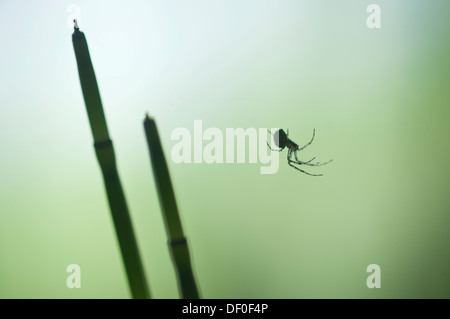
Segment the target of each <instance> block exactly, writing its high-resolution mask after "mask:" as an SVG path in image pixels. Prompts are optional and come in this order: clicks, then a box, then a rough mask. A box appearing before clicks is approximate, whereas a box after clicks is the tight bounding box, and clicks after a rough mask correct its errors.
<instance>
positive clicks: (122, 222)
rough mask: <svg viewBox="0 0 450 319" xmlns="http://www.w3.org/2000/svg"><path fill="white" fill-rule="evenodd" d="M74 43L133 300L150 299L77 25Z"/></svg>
mask: <svg viewBox="0 0 450 319" xmlns="http://www.w3.org/2000/svg"><path fill="white" fill-rule="evenodd" d="M72 42H73V48H74V51H75V56H76V59H77V65H78V74H79V76H80V83H81V89H82V91H83V97H84V102H85V104H86V110H87V114H88V117H89V123H90V125H91V131H92V135H93V137H94V147H95V153H96V155H97V159H98V163H99V165H100V168H101V171H102V173H103V179H104V182H105V188H106V194H107V196H108V202H109V207H110V210H111V215H112V218H113V221H114V226H115V228H116V233H117V238H118V240H119V246H120V250H121V252H122V258H123V262H124V265H125V270H126V273H127V277H128V282H129V285H130V289H131V293H132V296H133V298H142V299H144V298H150V292H149V290H148V287H147V282H146V279H145V274H144V269H143V267H142V263H141V258H140V256H139V251H138V247H137V243H136V238H135V236H134V232H133V226H132V223H131V218H130V214H129V212H128V207H127V203H126V201H125V195H124V192H123V189H122V185H121V183H120V179H119V174H118V171H117V165H116V158H115V154H114V148H113V144H112V141H111V139H110V138H109V134H108V127H107V125H106V119H105V114H104V112H103V106H102V101H101V99H100V93H99V90H98V86H97V80H96V78H95V73H94V68H93V66H92V62H91V57H90V55H89V50H88V46H87V42H86V38H85V36H84V33H83V32H80V30H79V28H78V27H77V26H76V25H75V31H74V33H73V34H72Z"/></svg>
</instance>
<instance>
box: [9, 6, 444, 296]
mask: <svg viewBox="0 0 450 319" xmlns="http://www.w3.org/2000/svg"><path fill="white" fill-rule="evenodd" d="M72 3H75V4H78V5H79V6H80V8H81V16H82V21H81V23H80V27H81V30H82V31H84V32H85V34H86V37H87V40H88V44H89V46H90V51H91V57H92V59H93V63H94V67H95V70H96V73H97V80H98V81H99V86H100V92H101V95H102V99H103V104H104V107H105V112H106V117H107V120H108V124H109V128H110V133H111V136H112V139H113V140H114V143H115V147H116V153H117V158H118V165H119V172H120V175H121V178H122V182H123V186H124V188H125V193H126V196H127V199H128V204H129V207H130V211H131V213H132V218H133V222H134V225H135V230H136V232H137V236H138V242H139V247H140V250H141V253H142V256H143V259H144V263H145V270H146V274H147V277H148V281H149V283H150V287H151V290H152V293H153V295H154V296H155V297H156V298H177V297H178V293H177V287H176V282H175V277H174V276H175V274H174V270H173V266H172V264H171V262H170V257H169V254H168V249H167V245H166V235H165V231H164V225H163V221H162V218H161V213H160V209H159V203H158V199H157V196H156V190H155V185H154V182H153V179H152V178H153V176H152V172H151V167H150V162H149V158H148V151H147V149H146V144H145V137H144V133H143V129H142V120H143V118H144V114H145V112H147V111H148V112H150V113H151V114H152V115H154V116H155V117H156V118H157V121H158V125H159V128H160V133H161V137H162V140H163V143H164V146H165V148H166V150H165V151H166V155H167V157H168V158H170V157H169V156H170V150H171V147H172V146H173V145H174V142H173V141H171V139H170V134H171V132H172V130H173V129H175V128H177V127H187V128H190V129H192V126H193V121H194V120H196V119H201V120H203V126H204V127H205V128H206V127H219V128H223V129H225V128H226V127H244V128H247V127H256V128H257V127H276V126H279V127H283V128H289V129H290V135H291V137H292V138H293V139H294V140H295V141H297V142H298V143H299V144H301V143H305V142H306V141H307V140H308V138H309V137H310V135H311V132H312V129H313V128H316V130H317V135H316V140H315V142H314V143H313V145H312V146H311V147H310V148H308V150H307V151H305V153H304V156H305V157H304V158H309V157H310V156H311V157H312V156H318V159H319V160H326V159H329V158H334V162H333V163H332V164H330V165H328V166H326V167H322V168H319V169H314V168H313V169H310V170H309V171H311V172H323V173H325V176H323V177H320V178H314V177H310V176H306V175H304V174H301V173H299V172H296V171H294V170H293V169H291V168H290V167H289V166H288V165H287V163H286V162H285V159H284V156H285V155H286V154H285V153H283V154H282V156H283V157H282V158H281V162H280V170H279V172H278V173H277V174H275V175H260V174H259V165H258V164H235V165H227V164H215V165H207V164H203V165H200V164H196V165H195V164H191V165H188V164H184V165H183V164H180V165H175V164H173V163H169V165H170V169H171V174H172V177H173V181H174V186H175V191H176V195H177V199H178V202H179V207H180V212H181V215H182V219H183V222H184V227H185V231H186V233H187V236H188V239H189V243H190V245H191V251H192V254H193V262H194V266H195V271H196V275H197V279H198V283H199V286H200V289H201V292H202V295H203V297H206V298H223V297H227V298H315V297H325V298H428V297H437V298H449V297H450V288H449V287H450V275H449V273H448V271H449V269H450V234H449V226H450V217H449V212H450V198H449V196H448V191H449V178H450V171H449V169H448V163H449V162H450V147H449V143H448V137H449V136H450V105H449V102H450V100H449V97H450V90H449V89H448V85H449V80H450V78H449V70H450V61H449V59H448V57H449V56H450V43H449V33H448V30H450V20H449V19H448V16H449V14H450V10H449V9H450V4H449V2H448V1H447V0H442V1H438V0H436V1H433V2H432V3H431V2H426V1H414V2H412V1H356V0H353V1H339V2H338V1H330V0H329V1H323V0H322V1H312V0H311V1H299V0H292V1H268V0H267V1H249V0H246V1H238V0H233V1H223V0H222V1H206V0H204V1H197V0H192V1H120V2H119V1H95V3H93V1H89V2H88V1H57V2H55V1H11V0H9V1H0V194H1V197H0V297H1V298H17V297H25V298H95V297H98V298H109V297H115V298H128V297H129V296H130V295H129V292H128V288H127V283H126V280H125V273H124V270H123V267H122V264H121V260H120V254H119V250H118V245H117V242H116V238H115V234H114V228H113V224H112V220H111V217H110V213H109V209H108V206H107V201H106V196H105V192H104V186H103V181H102V178H101V173H100V170H99V167H98V165H97V162H96V158H95V154H94V149H93V146H92V137H91V135H90V134H91V133H90V129H89V126H88V120H87V116H86V111H85V106H84V102H83V99H82V94H81V88H80V84H79V80H78V74H77V69H76V62H75V56H74V53H73V48H72V43H71V33H72V30H71V29H69V28H68V27H67V26H66V20H67V19H68V17H69V13H67V12H66V9H67V7H68V5H70V4H72ZM370 3H377V4H379V5H380V6H381V10H382V28H381V29H379V30H370V29H368V28H367V27H366V24H365V21H366V18H367V16H368V13H366V7H367V5H368V4H370ZM71 263H76V264H79V265H80V266H81V271H82V288H81V289H68V288H67V287H66V278H67V275H68V274H67V273H66V272H65V269H66V266H67V265H68V264H71ZM372 263H376V264H379V265H380V266H381V271H382V278H381V280H382V282H381V285H382V288H381V289H368V288H367V287H366V278H367V276H368V274H367V273H366V272H365V270H366V267H367V265H369V264H372Z"/></svg>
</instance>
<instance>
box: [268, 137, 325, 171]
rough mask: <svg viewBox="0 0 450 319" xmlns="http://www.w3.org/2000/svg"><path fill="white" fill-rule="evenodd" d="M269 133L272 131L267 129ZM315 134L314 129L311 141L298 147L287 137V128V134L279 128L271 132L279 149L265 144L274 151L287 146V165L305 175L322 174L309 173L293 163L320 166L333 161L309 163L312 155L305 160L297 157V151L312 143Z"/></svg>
mask: <svg viewBox="0 0 450 319" xmlns="http://www.w3.org/2000/svg"><path fill="white" fill-rule="evenodd" d="M269 133H270V134H272V132H270V131H269ZM315 135H316V130H315V129H314V130H313V136H312V138H311V141H309V143H307V144H306V145H305V146H303V147H300V148H299V147H298V145H297V144H296V143H295V142H294V141H292V140H291V139H289V137H288V136H289V129H288V130H287V134H286V133H285V132H284V130H283V129H279V130H278V131H276V132H275V133H274V134H273V137H274V141H275V145H276V146H278V147H279V148H280V149H279V150H276V149H273V148H272V147H270V145H269V143H268V142H267V146H268V147H269V148H270V149H271V150H272V151H276V152H281V151H282V150H283V149H284V148H285V147H287V148H288V153H287V161H288V164H289V166H291V167H293V168H295V169H296V170H298V171H300V172H302V173H305V174H307V175H311V176H322V175H323V174H311V173H308V172H305V171H304V170H302V169H300V168H298V167H297V166H294V164H297V165H307V166H322V165H325V164H328V163H330V162H331V161H333V160H329V161H327V162H325V163H319V162H317V163H311V161H313V160H314V159H315V157H313V158H312V159H310V160H309V161H307V162H303V161H300V160H299V159H298V157H297V152H298V151H301V150H304V149H305V148H306V147H307V146H308V145H310V144H311V143H312V141H313V140H314V136H315ZM292 155H294V157H295V161H294V160H293V159H292Z"/></svg>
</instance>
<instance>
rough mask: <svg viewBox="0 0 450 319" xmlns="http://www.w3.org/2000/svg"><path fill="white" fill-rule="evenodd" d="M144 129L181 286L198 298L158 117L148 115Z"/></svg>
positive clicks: (183, 291)
mask: <svg viewBox="0 0 450 319" xmlns="http://www.w3.org/2000/svg"><path fill="white" fill-rule="evenodd" d="M144 129H145V134H146V137H147V143H148V148H149V151H150V158H151V162H152V167H153V174H154V177H155V181H156V188H157V189H158V195H159V201H160V203H161V208H162V212H163V217H164V222H165V226H166V230H167V234H168V237H169V249H170V252H171V255H172V260H173V262H174V264H175V270H176V273H177V279H178V287H179V290H180V293H181V296H182V297H183V298H187V299H197V298H199V293H198V289H197V284H196V283H195V278H194V273H193V270H192V265H191V259H190V255H189V249H188V244H187V241H186V237H185V236H184V233H183V228H182V226H181V220H180V215H179V213H178V208H177V203H176V200H175V194H174V191H173V187H172V182H171V180H170V175H169V169H168V167H167V162H166V159H165V156H164V152H163V149H162V146H161V140H160V138H159V134H158V129H157V127H156V123H155V120H154V119H153V118H150V117H149V116H146V118H145V120H144Z"/></svg>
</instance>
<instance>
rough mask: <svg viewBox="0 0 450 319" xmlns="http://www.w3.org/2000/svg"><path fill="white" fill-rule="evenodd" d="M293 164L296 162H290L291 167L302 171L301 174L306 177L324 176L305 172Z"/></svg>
mask: <svg viewBox="0 0 450 319" xmlns="http://www.w3.org/2000/svg"><path fill="white" fill-rule="evenodd" d="M292 163H295V162H293V161H288V164H289V166H291V167H293V168H295V169H296V170H297V171H300V172H302V173H304V174H306V175H310V176H322V175H323V174H311V173H308V172H305V171H304V170H302V169H300V168H298V167H297V166H294V165H293V164H292Z"/></svg>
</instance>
